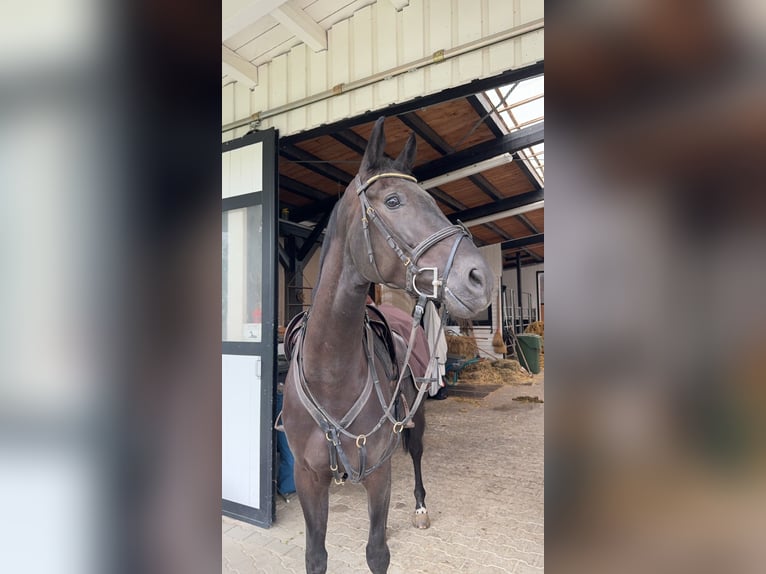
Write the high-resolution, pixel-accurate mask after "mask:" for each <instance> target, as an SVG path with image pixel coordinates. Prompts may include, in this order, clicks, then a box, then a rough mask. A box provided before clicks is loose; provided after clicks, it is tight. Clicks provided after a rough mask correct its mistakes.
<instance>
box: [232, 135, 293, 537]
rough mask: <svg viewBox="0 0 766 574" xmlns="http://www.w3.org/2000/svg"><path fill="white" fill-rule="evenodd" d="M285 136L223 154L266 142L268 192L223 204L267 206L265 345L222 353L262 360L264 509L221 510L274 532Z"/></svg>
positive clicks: (261, 138)
mask: <svg viewBox="0 0 766 574" xmlns="http://www.w3.org/2000/svg"><path fill="white" fill-rule="evenodd" d="M278 139H279V132H278V131H277V130H276V129H274V128H271V129H268V130H263V131H256V132H252V133H249V134H247V135H245V136H242V137H240V138H237V139H234V140H230V141H227V142H223V144H222V146H221V154H224V153H226V152H230V151H233V150H235V149H238V148H242V147H245V146H249V145H254V144H258V143H261V144H262V155H261V158H262V164H261V165H262V170H263V172H262V189H261V191H259V192H254V193H248V194H244V195H238V196H235V197H227V198H224V199H222V200H221V213H222V214H223V213H224V212H226V211H229V210H233V209H240V208H243V207H251V206H255V205H260V206H261V215H262V225H263V227H262V243H261V246H262V250H263V256H262V271H261V272H262V277H263V281H262V293H261V311H262V316H261V320H262V327H261V329H262V331H261V333H262V336H261V340H260V341H259V342H251V341H222V342H221V354H222V355H251V356H258V357H260V359H261V401H260V404H261V411H260V439H261V440H260V449H259V450H260V454H261V456H260V485H261V492H260V496H259V508H252V507H249V506H246V505H244V504H240V503H237V502H234V501H231V500H226V499H224V498H223V497H222V498H221V510H222V513H223V514H224V515H226V516H230V517H232V518H236V519H238V520H242V521H244V522H248V523H251V524H255V525H257V526H261V527H264V528H268V527H269V526H271V524H272V522H273V521H274V519H275V513H276V506H275V504H274V499H275V490H276V485H275V482H274V467H275V459H276V452H275V449H274V425H273V420H274V419H273V417H274V412H273V411H274V384H275V381H276V377H277V360H276V358H277V345H276V340H277V296H278V295H277V291H278V290H277V281H278V277H277V253H278V251H277V232H278V226H277V223H278V222H277V217H278V204H279V202H278V192H279V185H278V177H279V176H278V170H277V165H278V157H277V141H278Z"/></svg>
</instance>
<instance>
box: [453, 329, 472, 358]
mask: <svg viewBox="0 0 766 574" xmlns="http://www.w3.org/2000/svg"><path fill="white" fill-rule="evenodd" d="M445 335H446V339H447V353H448V354H449V355H452V356H454V357H462V358H466V359H471V358H473V357H475V356H476V355H478V354H479V346H478V345H477V344H476V339H475V338H474V337H463V336H461V335H453V334H452V333H450V332H447V333H445Z"/></svg>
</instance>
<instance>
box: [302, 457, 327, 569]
mask: <svg viewBox="0 0 766 574" xmlns="http://www.w3.org/2000/svg"><path fill="white" fill-rule="evenodd" d="M294 473H295V488H296V489H297V492H298V497H299V499H300V501H301V508H302V509H303V518H304V520H305V521H306V573H307V574H325V572H327V549H326V548H325V537H326V535H327V513H328V507H329V499H330V474H329V470H328V473H327V474H326V475H324V474H321V475H320V474H318V473H316V472H315V471H313V470H312V469H310V468H307V467H304V466H302V465H298V466H296V467H295V470H294Z"/></svg>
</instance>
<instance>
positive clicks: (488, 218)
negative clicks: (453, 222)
mask: <svg viewBox="0 0 766 574" xmlns="http://www.w3.org/2000/svg"><path fill="white" fill-rule="evenodd" d="M542 207H545V200H544V199H541V200H540V201H533V202H532V203H528V204H526V205H520V206H519V207H514V208H513V209H506V210H505V211H498V212H497V213H492V214H490V215H485V216H484V217H478V218H476V219H472V220H470V221H464V222H463V225H465V226H466V227H476V226H477V225H483V224H484V223H490V222H492V221H497V220H498V219H505V218H506V217H513V216H515V215H521V214H522V213H527V212H528V211H534V210H535V209H540V208H542Z"/></svg>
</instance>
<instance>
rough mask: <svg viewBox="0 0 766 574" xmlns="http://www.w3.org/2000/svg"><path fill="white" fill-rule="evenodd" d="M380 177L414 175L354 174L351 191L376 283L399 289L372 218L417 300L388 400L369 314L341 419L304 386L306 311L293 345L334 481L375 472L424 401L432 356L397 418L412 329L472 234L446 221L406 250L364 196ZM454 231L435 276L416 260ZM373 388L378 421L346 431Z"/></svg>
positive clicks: (301, 394)
mask: <svg viewBox="0 0 766 574" xmlns="http://www.w3.org/2000/svg"><path fill="white" fill-rule="evenodd" d="M383 178H398V179H406V180H408V181H412V182H414V183H417V179H416V178H414V177H413V176H411V175H407V174H404V173H394V172H391V173H379V174H377V175H374V176H372V177H370V178H369V179H368V180H367V181H365V182H364V183H362V180H361V178H360V177H359V175H357V176H356V178H355V179H354V181H355V183H356V194H357V196H358V197H359V200H360V202H361V205H362V229H363V230H364V238H365V242H366V244H367V254H368V257H369V259H370V264H371V265H372V267H373V269H374V270H375V273H376V275H377V276H378V281H376V282H377V283H383V284H385V285H388V286H389V287H393V288H398V287H397V286H396V285H391V284H389V283H388V282H386V281H385V280H384V279H383V276H382V275H381V274H380V270H379V269H378V266H377V263H376V262H375V255H374V253H373V249H372V240H371V239H370V227H369V222H370V221H372V222H373V224H374V225H375V226H376V227H377V228H378V230H379V231H380V232H381V233H382V234H383V236H384V237H385V239H386V243H388V245H389V247H391V249H393V250H394V252H395V253H396V255H397V256H398V257H399V259H400V260H401V261H402V263H403V264H404V267H405V269H406V271H407V279H406V286H405V289H406V291H407V292H408V293H409V294H410V295H412V296H413V297H417V303H416V304H415V308H414V310H413V314H412V327H411V329H410V339H409V341H408V344H407V351H406V354H405V357H404V360H403V361H402V367H401V369H400V370H399V377H398V380H397V382H396V387H395V388H394V390H393V394H392V395H391V399H390V401H386V400H385V398H384V395H383V390H382V388H381V381H380V380H379V378H378V375H377V372H376V370H375V366H374V361H373V355H374V354H375V353H374V350H373V346H374V337H375V336H374V335H373V332H372V330H371V328H370V322H369V317H368V316H367V315H366V314H365V324H364V336H363V341H364V344H363V347H364V350H365V355H366V358H367V368H368V376H367V382H366V384H365V387H364V389H363V390H362V392H361V394H360V395H359V397H357V399H356V401H355V402H354V404H353V405H352V407H351V408H350V409H349V410H348V412H346V414H345V415H344V416H343V417H341V418H340V419H337V418H335V417H333V416H332V415H331V414H330V413H329V412H327V410H326V409H325V408H324V407H322V405H321V404H320V403H319V401H318V400H317V399H316V397H314V395H313V393H312V392H311V389H310V388H309V385H308V381H307V377H306V374H305V371H304V366H303V353H302V348H303V343H304V340H305V333H306V329H305V326H306V323H307V321H308V313H306V314H305V315H304V316H303V319H302V333H301V335H300V337H299V339H298V347H297V349H296V352H295V357H296V361H297V367H298V368H297V369H294V370H293V371H292V373H293V377H294V379H295V388H296V392H297V395H298V399H299V400H300V402H301V403H302V404H303V406H304V408H305V409H306V410H307V411H308V413H309V415H311V418H313V419H314V421H315V422H316V423H317V425H319V427H320V428H321V429H322V432H324V435H325V438H326V439H327V445H328V449H329V457H330V470H331V471H332V473H333V478H334V480H335V483H336V484H343V483H344V482H345V480H346V478H348V479H350V480H351V482H360V481H361V480H363V479H364V478H366V477H367V476H369V475H370V474H371V473H372V472H374V471H375V470H376V469H377V468H379V467H380V466H381V465H383V464H384V463H385V462H386V461H387V460H388V459H389V458H390V457H391V455H392V454H393V452H394V450H395V447H396V445H397V444H398V438H399V434H400V433H401V432H402V430H404V428H405V427H406V425H408V424H409V423H410V421H411V420H412V418H413V417H414V416H415V413H416V412H417V411H418V408H419V407H420V405H421V404H422V402H423V399H424V398H425V394H426V392H427V390H428V387H429V383H430V382H431V381H432V380H435V379H434V377H438V371H437V372H436V373H434V371H436V370H437V368H436V357H435V356H433V355H432V357H431V360H430V361H429V366H428V369H427V370H426V373H425V377H422V378H417V379H416V381H417V382H419V383H420V387H419V388H418V389H417V391H418V393H417V396H416V398H415V401H414V402H413V404H412V407H411V409H410V410H409V412H408V413H406V414H405V416H404V418H402V419H401V420H397V418H396V404H397V400H398V396H399V393H400V390H401V384H402V380H403V379H404V377H405V375H406V372H407V369H408V367H409V359H410V356H411V354H412V348H413V346H414V344H415V335H416V333H417V328H418V325H419V324H420V319H421V318H422V316H423V313H424V310H425V305H426V302H427V300H428V299H436V300H440V299H441V294H440V293H439V287H441V286H444V288H445V289H446V288H447V286H446V284H447V277H448V276H449V273H450V271H451V270H452V264H453V262H454V260H455V254H456V253H457V249H458V247H459V246H460V242H461V241H462V240H463V239H465V238H466V237H468V238H470V237H471V234H470V232H469V231H468V229H466V227H465V226H464V225H463V224H462V223H461V222H458V223H457V224H456V225H450V226H447V227H444V228H442V229H440V230H439V231H437V232H435V233H432V234H431V235H429V236H428V237H426V238H425V239H424V240H423V241H421V242H420V243H418V244H417V245H416V246H415V247H414V248H409V247H408V246H407V244H406V242H404V241H403V240H402V239H401V238H400V237H399V236H398V235H397V234H396V233H395V232H394V231H392V230H391V228H390V227H389V226H388V225H387V224H386V222H385V221H384V220H383V219H382V218H381V217H380V216H379V215H378V213H377V212H376V211H375V209H373V207H372V205H370V201H369V200H368V199H367V189H369V187H370V186H371V185H372V184H373V183H375V182H376V181H378V180H380V179H383ZM453 235H457V237H456V238H455V241H454V243H453V244H452V250H451V251H450V254H449V257H448V259H447V263H446V265H445V266H444V271H443V274H442V276H441V277H439V269H438V267H418V265H417V262H418V260H419V259H420V258H421V257H422V256H423V254H424V253H426V251H428V250H429V249H431V248H432V247H433V246H435V245H436V244H438V243H439V242H441V241H442V240H444V239H447V238H449V237H452V236H453ZM402 246H405V247H404V248H402ZM424 271H431V273H432V274H433V280H432V281H431V284H432V285H433V290H432V292H431V293H423V292H422V291H420V289H418V287H417V285H416V284H415V280H416V279H417V276H418V275H419V274H420V273H423V272H424ZM445 309H446V307H445V305H442V309H441V312H440V314H439V319H440V320H439V330H440V331H441V329H443V328H444V312H445ZM416 387H417V385H416ZM373 389H374V390H375V395H376V396H377V398H378V401H379V403H380V406H381V408H382V410H383V414H382V416H381V417H380V418H379V419H378V422H377V423H376V424H375V425H374V426H373V427H372V428H371V429H370V430H369V431H367V432H366V433H364V434H354V433H351V432H350V431H349V430H348V428H349V427H350V426H351V424H352V423H353V422H354V421H355V420H356V418H357V417H358V416H359V414H360V412H361V411H362V409H363V407H364V406H365V405H366V404H367V400H368V399H369V397H370V395H371V394H372V391H373ZM278 420H279V417H277V422H275V428H277V429H278V430H280V427H279V426H278ZM386 422H389V423H390V424H391V425H392V428H391V431H390V434H389V436H388V440H387V443H386V446H385V447H384V450H383V453H382V454H381V455H380V458H379V459H378V460H377V461H376V462H375V463H374V464H372V465H368V460H367V446H366V444H367V437H369V436H371V435H372V434H374V433H375V432H377V431H378V430H379V429H381V428H383V426H384V423H386ZM344 436H345V437H347V438H349V439H352V440H353V441H354V444H355V446H356V448H357V450H358V460H359V464H358V467H357V468H354V466H353V465H352V464H351V461H350V460H349V458H348V456H347V454H346V452H345V450H344V448H343V444H342V441H341V438H342V437H344ZM339 462H340V463H341V464H342V465H343V467H344V468H345V469H346V471H347V473H346V476H342V475H341V474H340V470H339V464H338V463H339Z"/></svg>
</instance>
